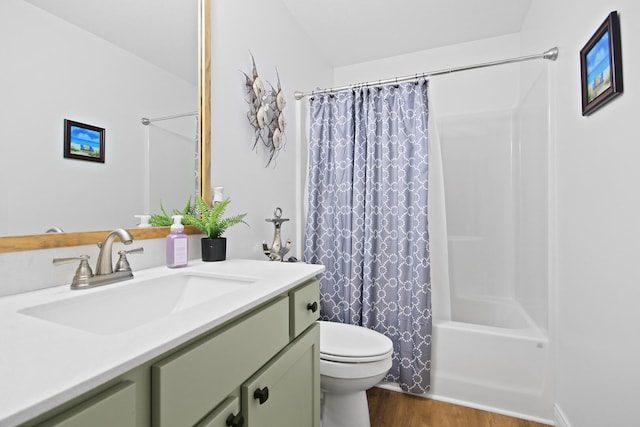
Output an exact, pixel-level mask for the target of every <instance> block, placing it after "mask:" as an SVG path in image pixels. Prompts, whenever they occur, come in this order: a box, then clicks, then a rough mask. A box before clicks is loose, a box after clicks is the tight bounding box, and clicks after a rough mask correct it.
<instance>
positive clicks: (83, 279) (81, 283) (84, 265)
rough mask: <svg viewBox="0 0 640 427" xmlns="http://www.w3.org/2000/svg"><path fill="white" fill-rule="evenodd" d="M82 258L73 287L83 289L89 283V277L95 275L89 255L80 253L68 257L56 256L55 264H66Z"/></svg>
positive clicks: (74, 277)
mask: <svg viewBox="0 0 640 427" xmlns="http://www.w3.org/2000/svg"><path fill="white" fill-rule="evenodd" d="M77 260H80V265H79V266H78V268H77V269H76V274H75V275H74V276H73V280H72V281H71V289H81V288H82V287H85V286H87V285H88V284H89V279H90V278H92V277H93V271H91V267H90V266H89V255H79V256H73V257H66V258H54V259H53V265H60V264H66V263H69V262H73V261H77Z"/></svg>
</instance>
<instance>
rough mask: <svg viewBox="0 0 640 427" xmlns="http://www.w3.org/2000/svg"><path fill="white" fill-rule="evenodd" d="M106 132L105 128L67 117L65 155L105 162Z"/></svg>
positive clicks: (68, 157) (66, 156) (69, 157)
mask: <svg viewBox="0 0 640 427" xmlns="http://www.w3.org/2000/svg"><path fill="white" fill-rule="evenodd" d="M104 134H105V131H104V129H103V128H100V127H97V126H93V125H88V124H85V123H80V122H74V121H73V120H67V119H65V121H64V157H65V158H67V159H78V160H88V161H90V162H99V163H104V147H105V142H104Z"/></svg>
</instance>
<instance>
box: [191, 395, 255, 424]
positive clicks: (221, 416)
mask: <svg viewBox="0 0 640 427" xmlns="http://www.w3.org/2000/svg"><path fill="white" fill-rule="evenodd" d="M245 425H246V423H245V421H244V416H243V415H242V412H241V411H240V399H239V398H238V397H235V396H231V397H229V398H227V399H226V400H225V401H224V402H222V403H221V404H220V405H219V406H218V407H217V408H216V409H215V410H214V411H213V412H211V413H210V414H209V415H207V416H206V417H205V419H204V420H202V421H200V422H199V423H198V424H197V425H196V427H243V426H245Z"/></svg>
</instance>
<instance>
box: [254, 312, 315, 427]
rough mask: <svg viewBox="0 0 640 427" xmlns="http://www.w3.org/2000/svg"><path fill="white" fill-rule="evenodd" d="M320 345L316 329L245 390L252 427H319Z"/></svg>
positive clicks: (313, 327)
mask: <svg viewBox="0 0 640 427" xmlns="http://www.w3.org/2000/svg"><path fill="white" fill-rule="evenodd" d="M319 343H320V326H319V325H313V326H312V327H311V328H309V330H307V331H306V332H305V333H304V334H303V335H302V336H300V337H299V338H298V339H296V340H295V341H294V342H292V343H291V344H290V345H289V346H288V347H287V348H285V349H284V350H283V351H282V352H281V353H280V354H279V355H278V356H277V357H276V358H274V359H273V360H272V361H271V362H269V363H268V364H267V365H266V366H265V367H263V368H262V369H261V370H260V371H259V372H257V373H256V374H255V375H254V376H253V377H251V378H250V379H249V381H247V382H246V383H245V384H244V385H243V386H242V412H243V415H244V416H245V420H246V421H247V425H248V426H251V427H274V426H278V427H305V426H308V427H319V424H320V370H319V369H320V368H319V363H320V359H319V357H320V348H319V347H320V344H319ZM310 373H313V374H310Z"/></svg>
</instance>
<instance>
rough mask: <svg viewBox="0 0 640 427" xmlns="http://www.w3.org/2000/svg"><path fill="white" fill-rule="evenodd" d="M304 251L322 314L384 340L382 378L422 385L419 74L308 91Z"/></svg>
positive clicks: (424, 161) (424, 110)
mask: <svg viewBox="0 0 640 427" xmlns="http://www.w3.org/2000/svg"><path fill="white" fill-rule="evenodd" d="M310 108H311V120H310V122H311V123H310V129H311V130H310V140H309V190H308V191H309V199H308V215H307V224H306V231H305V245H304V257H305V261H306V262H309V263H319V264H323V265H324V266H325V267H326V271H325V273H323V274H322V276H321V280H320V282H321V297H320V301H321V304H320V306H321V318H322V319H324V320H330V321H336V322H341V323H351V324H356V325H361V326H365V327H367V328H371V329H374V330H377V331H379V332H381V333H383V334H385V335H386V336H388V337H389V338H391V340H392V341H393V346H394V353H393V366H392V368H391V370H390V371H389V374H388V375H387V378H386V380H387V381H392V382H395V383H398V384H399V385H400V387H401V388H402V389H403V390H404V391H408V392H411V393H420V394H421V393H425V392H426V391H428V390H429V384H430V368H431V361H430V359H431V320H432V315H431V283H430V281H431V278H430V257H429V231H428V220H427V197H428V175H429V171H428V169H429V168H428V157H429V156H428V132H427V130H428V124H427V123H428V111H429V110H428V82H427V81H425V80H420V81H417V82H408V83H402V84H396V85H388V86H382V87H375V88H364V87H361V88H356V89H353V90H349V91H343V92H339V93H335V94H324V95H316V96H315V97H314V98H313V99H312V100H311V105H310Z"/></svg>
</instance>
